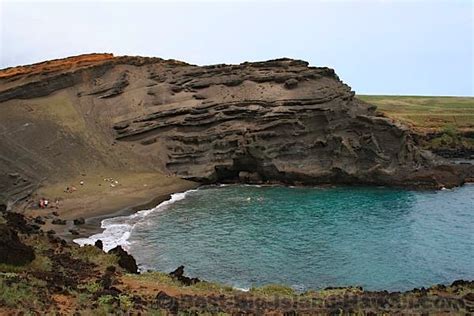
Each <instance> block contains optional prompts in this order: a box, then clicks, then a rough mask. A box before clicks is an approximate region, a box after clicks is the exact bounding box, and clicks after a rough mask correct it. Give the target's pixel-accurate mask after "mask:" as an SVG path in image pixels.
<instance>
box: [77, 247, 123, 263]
mask: <svg viewBox="0 0 474 316" xmlns="http://www.w3.org/2000/svg"><path fill="white" fill-rule="evenodd" d="M71 255H72V256H73V257H76V258H78V259H81V260H84V261H87V262H92V263H95V264H96V265H98V266H99V267H101V268H107V267H108V266H112V265H116V264H117V262H118V258H117V256H115V255H111V254H110V255H109V254H107V253H105V252H103V251H102V250H100V249H99V248H97V247H95V246H91V245H85V246H82V247H74V248H73V249H71Z"/></svg>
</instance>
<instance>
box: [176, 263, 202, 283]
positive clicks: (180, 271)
mask: <svg viewBox="0 0 474 316" xmlns="http://www.w3.org/2000/svg"><path fill="white" fill-rule="evenodd" d="M170 276H171V277H172V278H173V279H175V280H177V281H178V282H181V283H182V284H183V285H186V286H189V285H193V284H196V283H199V282H201V280H199V279H198V278H190V277H187V276H185V275H184V266H179V267H178V268H176V270H174V271H173V272H171V273H170Z"/></svg>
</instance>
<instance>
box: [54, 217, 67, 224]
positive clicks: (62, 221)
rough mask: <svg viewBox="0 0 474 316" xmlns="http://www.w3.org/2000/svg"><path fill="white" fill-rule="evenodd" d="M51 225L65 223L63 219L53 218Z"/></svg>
mask: <svg viewBox="0 0 474 316" xmlns="http://www.w3.org/2000/svg"><path fill="white" fill-rule="evenodd" d="M51 223H52V224H53V225H66V220H65V219H60V218H55V219H53V220H52V221H51Z"/></svg>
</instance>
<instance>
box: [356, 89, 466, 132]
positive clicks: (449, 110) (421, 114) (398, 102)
mask: <svg viewBox="0 0 474 316" xmlns="http://www.w3.org/2000/svg"><path fill="white" fill-rule="evenodd" d="M357 98H359V99H361V100H364V101H366V102H368V103H370V104H374V105H376V106H377V109H378V110H379V111H381V112H383V113H384V114H385V115H387V116H388V117H391V118H393V119H396V120H400V121H402V122H404V123H406V124H408V125H410V126H412V127H414V128H416V129H419V130H424V131H435V130H436V131H438V130H441V129H444V128H446V127H448V126H454V127H455V128H456V129H458V130H459V131H472V130H474V97H430V96H389V95H380V96H378V95H377V96H375V95H357Z"/></svg>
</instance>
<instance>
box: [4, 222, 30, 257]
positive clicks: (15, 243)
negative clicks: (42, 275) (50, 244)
mask: <svg viewBox="0 0 474 316" xmlns="http://www.w3.org/2000/svg"><path fill="white" fill-rule="evenodd" d="M34 259H35V253H34V251H33V248H31V247H30V246H27V245H25V244H24V243H22V242H21V241H20V239H19V238H18V235H17V233H16V231H14V230H13V229H11V228H9V227H8V226H7V225H0V263H5V264H11V265H16V266H18V265H25V264H27V263H30V262H31V261H33V260H34Z"/></svg>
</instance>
